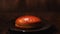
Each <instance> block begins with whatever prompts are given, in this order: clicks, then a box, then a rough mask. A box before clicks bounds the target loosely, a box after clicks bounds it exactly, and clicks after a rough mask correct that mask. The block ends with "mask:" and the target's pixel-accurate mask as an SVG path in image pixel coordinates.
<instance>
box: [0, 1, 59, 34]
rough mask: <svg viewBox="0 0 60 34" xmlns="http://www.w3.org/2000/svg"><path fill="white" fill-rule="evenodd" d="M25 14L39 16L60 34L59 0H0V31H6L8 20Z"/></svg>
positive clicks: (3, 33)
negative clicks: (53, 26)
mask: <svg viewBox="0 0 60 34" xmlns="http://www.w3.org/2000/svg"><path fill="white" fill-rule="evenodd" d="M25 14H31V15H36V16H38V17H40V16H41V17H42V18H44V19H46V20H48V22H49V23H51V24H53V25H55V26H56V28H57V29H58V32H56V34H60V0H0V33H1V34H5V33H6V32H7V30H8V28H9V21H10V20H12V19H15V18H16V17H18V16H21V15H25Z"/></svg>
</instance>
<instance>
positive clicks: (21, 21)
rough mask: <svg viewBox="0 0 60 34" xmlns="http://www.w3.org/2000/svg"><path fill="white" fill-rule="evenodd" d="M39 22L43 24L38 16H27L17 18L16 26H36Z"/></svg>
mask: <svg viewBox="0 0 60 34" xmlns="http://www.w3.org/2000/svg"><path fill="white" fill-rule="evenodd" d="M37 22H41V19H40V18H38V17H36V16H31V15H26V16H21V17H19V18H17V19H16V22H15V24H16V25H20V26H21V25H28V24H34V23H37Z"/></svg>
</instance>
